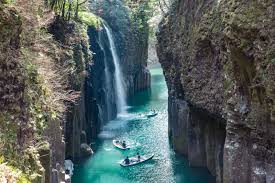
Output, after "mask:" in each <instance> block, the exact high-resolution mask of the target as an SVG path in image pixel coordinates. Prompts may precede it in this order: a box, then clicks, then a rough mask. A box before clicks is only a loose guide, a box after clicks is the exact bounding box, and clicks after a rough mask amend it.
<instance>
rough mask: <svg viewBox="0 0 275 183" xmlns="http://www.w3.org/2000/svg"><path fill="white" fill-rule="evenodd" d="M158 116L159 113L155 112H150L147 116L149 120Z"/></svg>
mask: <svg viewBox="0 0 275 183" xmlns="http://www.w3.org/2000/svg"><path fill="white" fill-rule="evenodd" d="M156 115H158V113H157V112H155V111H151V112H149V113H148V114H146V116H147V117H148V118H151V117H154V116H156Z"/></svg>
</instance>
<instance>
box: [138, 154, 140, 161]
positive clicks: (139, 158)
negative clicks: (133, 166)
mask: <svg viewBox="0 0 275 183" xmlns="http://www.w3.org/2000/svg"><path fill="white" fill-rule="evenodd" d="M137 159H138V161H140V155H139V153H137Z"/></svg>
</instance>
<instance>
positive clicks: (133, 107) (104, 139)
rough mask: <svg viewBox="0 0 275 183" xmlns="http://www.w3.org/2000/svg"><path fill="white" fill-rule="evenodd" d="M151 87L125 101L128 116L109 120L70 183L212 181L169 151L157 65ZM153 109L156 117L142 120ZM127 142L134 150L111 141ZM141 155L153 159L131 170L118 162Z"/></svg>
mask: <svg viewBox="0 0 275 183" xmlns="http://www.w3.org/2000/svg"><path fill="white" fill-rule="evenodd" d="M150 72H151V75H152V83H151V84H152V86H151V89H150V90H147V91H144V92H140V93H138V94H136V95H135V96H133V97H132V98H131V99H129V101H128V105H129V106H130V107H129V108H128V114H126V115H123V116H119V117H118V118H117V119H116V120H113V121H110V122H109V123H108V124H107V125H106V126H105V127H104V128H103V131H102V132H101V133H100V134H99V137H98V140H97V141H96V142H95V144H93V149H94V151H95V154H94V155H93V156H92V157H90V158H88V159H85V160H82V161H81V162H80V163H79V164H76V165H75V171H74V175H73V177H72V182H73V183H212V182H215V179H214V178H213V177H212V176H211V175H210V174H209V172H208V171H207V170H206V169H203V168H190V167H189V163H188V161H187V159H186V158H184V157H181V156H178V155H176V154H175V153H174V151H173V150H172V148H171V146H170V143H169V140H168V114H167V98H168V94H167V87H166V83H165V80H164V76H163V73H162V69H161V68H160V67H159V66H155V67H152V68H151V69H150ZM150 109H156V110H157V111H158V115H157V116H156V117H154V118H149V119H147V118H145V117H142V116H141V114H144V113H146V112H148V111H149V110H150ZM113 138H118V139H123V140H126V142H130V143H131V145H132V146H133V148H131V149H130V150H126V151H121V150H118V149H116V148H115V147H114V146H113V144H112V139H113ZM137 152H139V153H140V154H149V153H154V154H155V157H154V158H153V159H152V160H150V161H148V162H146V163H144V164H140V165H137V166H133V167H126V168H123V167H121V166H120V165H119V164H118V162H119V161H120V160H121V159H124V158H125V157H126V156H127V155H128V156H129V157H131V156H134V155H136V153H137Z"/></svg>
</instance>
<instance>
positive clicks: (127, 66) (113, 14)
mask: <svg viewBox="0 0 275 183" xmlns="http://www.w3.org/2000/svg"><path fill="white" fill-rule="evenodd" d="M92 6H93V11H94V12H96V13H97V15H98V16H100V17H102V18H103V19H104V20H105V21H106V22H107V24H108V25H109V26H110V28H111V29H112V32H113V35H114V39H115V44H116V47H117V52H118V56H119V58H120V61H121V63H120V66H121V69H122V72H123V75H124V83H125V85H126V91H127V95H128V96H130V95H133V94H135V93H136V92H137V91H141V90H144V89H147V88H150V83H151V76H150V73H149V71H148V69H147V58H148V35H149V27H148V24H147V23H146V22H144V23H142V25H137V23H136V22H134V20H133V19H131V17H130V13H131V11H132V10H131V9H130V8H129V7H127V5H126V4H125V3H124V2H122V1H120V0H115V1H103V2H96V3H95V4H92Z"/></svg>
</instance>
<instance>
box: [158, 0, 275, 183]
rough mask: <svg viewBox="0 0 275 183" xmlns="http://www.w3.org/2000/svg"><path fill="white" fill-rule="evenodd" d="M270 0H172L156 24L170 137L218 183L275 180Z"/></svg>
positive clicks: (274, 46)
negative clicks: (164, 83)
mask: <svg viewBox="0 0 275 183" xmlns="http://www.w3.org/2000/svg"><path fill="white" fill-rule="evenodd" d="M274 12H275V10H274V6H272V1H271V0H267V1H262V0H259V1H250V2H247V1H244V0H242V1H231V0H230V1H222V0H221V1H210V0H200V1H191V0H187V1H183V0H178V1H176V2H175V3H174V4H173V6H172V8H171V10H170V12H169V13H168V15H167V16H166V17H165V18H164V19H163V21H162V22H161V24H160V25H159V32H158V33H157V37H158V55H159V59H160V62H161V65H162V67H163V69H164V74H165V78H166V81H167V85H168V89H169V126H170V129H169V131H170V136H171V138H172V142H173V145H174V148H175V150H176V151H178V152H180V153H182V154H185V155H187V156H188V158H189V160H190V163H191V165H194V166H206V167H208V169H209V170H210V172H211V173H212V174H213V175H215V176H216V179H217V182H274V181H275V173H274V172H275V171H274V169H275V155H274V154H275V125H274V124H275V119H274V107H275V106H274V99H275V95H274V90H275V62H274V58H275V43H274V39H275V37H274V33H275V30H274Z"/></svg>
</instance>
